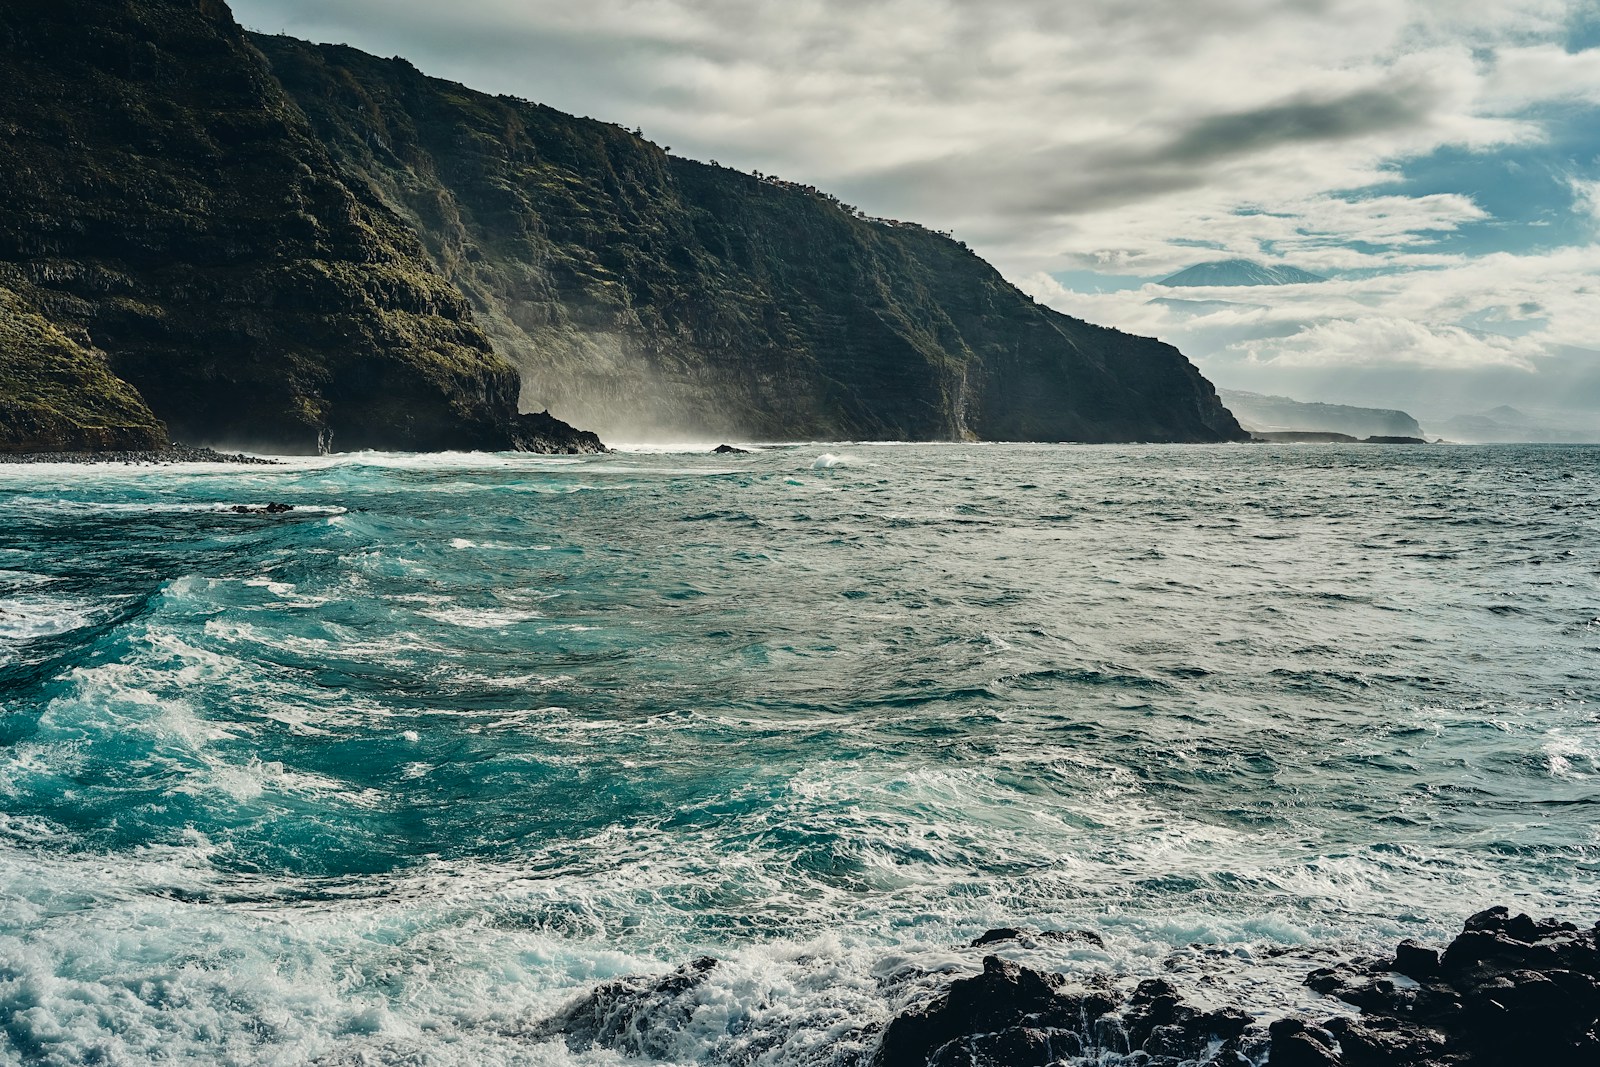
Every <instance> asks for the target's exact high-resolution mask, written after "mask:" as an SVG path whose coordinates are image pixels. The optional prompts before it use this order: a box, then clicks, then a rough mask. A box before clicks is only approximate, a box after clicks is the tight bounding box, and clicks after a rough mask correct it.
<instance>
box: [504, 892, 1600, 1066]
mask: <svg viewBox="0 0 1600 1067" xmlns="http://www.w3.org/2000/svg"><path fill="white" fill-rule="evenodd" d="M1596 935H1597V928H1596V927H1591V928H1587V929H1581V928H1579V927H1577V926H1575V925H1574V924H1572V923H1567V922H1558V921H1556V920H1553V919H1545V920H1535V919H1532V918H1530V917H1529V916H1527V915H1517V916H1512V915H1511V914H1510V913H1509V912H1508V911H1507V909H1505V908H1492V909H1490V910H1488V911H1485V912H1482V913H1480V914H1478V915H1474V916H1473V917H1472V918H1471V919H1469V920H1468V921H1467V923H1466V928H1465V929H1464V931H1463V932H1462V933H1461V934H1460V935H1459V936H1458V937H1456V938H1455V940H1454V941H1452V942H1451V943H1450V944H1449V945H1448V946H1447V947H1445V948H1444V950H1443V951H1442V952H1441V951H1439V950H1437V949H1433V948H1429V947H1425V946H1422V945H1418V944H1417V943H1415V942H1413V941H1404V942H1401V944H1400V945H1399V946H1398V948H1397V949H1396V951H1395V953H1394V954H1393V955H1392V956H1385V957H1381V958H1354V959H1349V960H1346V961H1343V962H1340V963H1338V964H1337V965H1336V966H1333V967H1324V968H1318V969H1316V970H1314V971H1312V972H1311V973H1310V974H1309V975H1308V976H1307V978H1306V985H1307V986H1309V987H1310V988H1311V989H1312V990H1314V991H1316V992H1318V993H1321V994H1323V995H1325V996H1327V997H1329V998H1330V1000H1329V1002H1328V1004H1329V1011H1328V1012H1327V1013H1325V1014H1322V1015H1313V1016H1310V1017H1288V1018H1278V1019H1269V1018H1260V1017H1257V1016H1255V1015H1252V1014H1251V1013H1249V1012H1247V1011H1245V1010H1242V1009H1241V1008H1238V1007H1227V1006H1224V1007H1217V1006H1215V1005H1211V1006H1207V1007H1201V1006H1197V1005H1195V1004H1191V1003H1188V1002H1186V1001H1185V999H1184V996H1183V995H1182V993H1181V992H1180V991H1179V990H1178V988H1176V986H1175V985H1174V984H1173V983H1172V982H1169V981H1168V980H1166V979H1162V978H1151V979H1146V980H1144V981H1141V982H1138V983H1137V984H1134V985H1133V988H1132V990H1131V992H1130V991H1129V990H1128V986H1129V985H1130V983H1129V982H1127V981H1119V980H1116V979H1115V978H1114V977H1113V976H1109V975H1102V976H1091V977H1089V978H1087V979H1086V978H1084V977H1083V976H1081V975H1080V976H1077V977H1073V978H1068V977H1067V976H1065V975H1061V974H1054V973H1049V972H1045V971H1039V970H1034V969H1031V968H1029V967H1025V966H1022V965H1019V964H1017V963H1015V962H1011V961H1008V960H1005V959H1002V958H1001V957H999V956H997V955H990V956H986V957H984V959H983V964H982V970H981V972H980V973H978V974H976V975H973V976H971V977H967V978H958V979H956V980H954V981H951V982H949V983H948V984H947V985H946V987H945V988H944V990H943V991H942V992H938V993H936V994H935V995H934V996H933V997H932V998H931V999H924V1000H923V1002H921V1003H918V1004H915V1005H913V1006H911V1007H908V1008H906V1009H905V1010H903V1011H901V1012H900V1013H899V1014H898V1015H896V1016H895V1017H894V1018H893V1019H892V1020H890V1022H889V1023H888V1024H887V1025H886V1026H884V1027H883V1028H882V1029H881V1031H880V1032H876V1033H871V1032H856V1033H852V1034H850V1035H849V1036H848V1047H849V1048H852V1049H853V1048H864V1049H866V1050H867V1051H866V1052H865V1053H864V1054H861V1055H854V1056H852V1054H850V1053H848V1052H846V1054H844V1055H841V1056H840V1057H836V1061H837V1062H859V1063H861V1065H862V1067H1035V1065H1037V1067H1048V1065H1055V1064H1087V1063H1094V1064H1106V1063H1122V1064H1130V1065H1131V1064H1138V1065H1140V1067H1191V1065H1205V1067H1251V1065H1262V1064H1265V1065H1267V1067H1510V1065H1514V1064H1530V1065H1531V1064H1538V1065H1540V1067H1580V1065H1582V1067H1592V1065H1593V1064H1595V1063H1600V1032H1597V1026H1600V946H1597V941H1596ZM1094 938H1095V935H1094V934H1092V933H1088V932H1084V931H1074V932H1071V933H1068V934H1030V933H1028V932H1026V931H1022V930H1016V929H1004V930H994V931H990V932H989V933H988V934H986V935H984V936H983V937H980V938H978V939H977V941H976V942H974V947H987V946H991V945H1000V944H1004V943H1006V942H1017V943H1019V944H1021V945H1023V946H1028V945H1032V946H1034V947H1037V946H1038V945H1039V944H1040V943H1042V942H1045V941H1050V940H1069V941H1070V940H1080V941H1082V940H1089V941H1090V943H1093V940H1092V939H1094ZM716 967H717V961H716V960H714V959H710V958H702V959H699V960H696V961H695V962H693V963H692V964H689V965H686V966H685V967H683V968H680V969H679V970H677V971H675V972H673V973H672V974H669V975H667V976H665V977H663V978H657V979H642V978H641V979H620V980H616V981H612V982H608V983H605V984H604V985H601V986H599V987H597V988H596V989H595V990H594V992H593V993H591V994H590V995H589V996H587V997H584V998H581V999H580V1000H579V1001H577V1002H576V1003H574V1004H573V1005H572V1006H570V1007H569V1008H568V1009H567V1010H566V1011H564V1012H563V1013H561V1014H560V1015H558V1016H556V1017H555V1018H553V1019H550V1020H548V1021H547V1022H546V1023H544V1024H542V1025H541V1026H540V1027H538V1028H536V1029H535V1031H534V1032H533V1033H534V1036H538V1037H549V1036H557V1035H559V1036H564V1037H565V1039H566V1041H567V1043H568V1044H569V1045H571V1046H572V1047H573V1048H574V1049H575V1050H584V1049H588V1048H593V1047H596V1046H601V1047H607V1048H612V1049H616V1050H618V1051H622V1052H626V1053H628V1054H630V1055H652V1054H654V1055H661V1054H665V1053H666V1052H667V1051H669V1050H670V1049H671V1048H672V1047H673V1041H674V1039H675V1037H676V1035H678V1034H680V1033H683V1032H684V1031H685V1030H686V1029H687V1028H689V1027H691V1026H693V1025H694V1016H695V1014H696V1012H698V1011H700V1010H701V1008H702V1007H703V1006H704V1004H703V1003H702V1001H701V999H700V998H699V997H698V995H697V990H698V989H699V988H700V987H701V986H702V985H703V984H704V983H705V982H706V981H707V978H708V977H709V976H710V975H711V974H712V972H713V971H714V969H715V968H716ZM1335 1002H1337V1003H1335ZM722 1007H723V1006H721V1005H720V1004H719V1003H715V1002H714V1003H713V1004H712V1007H711V1008H710V1009H709V1010H710V1011H711V1012H712V1013H713V1014H714V1013H716V1012H717V1011H720V1010H722ZM868 1029H869V1030H870V1028H868Z"/></svg>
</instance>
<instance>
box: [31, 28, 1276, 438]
mask: <svg viewBox="0 0 1600 1067" xmlns="http://www.w3.org/2000/svg"><path fill="white" fill-rule="evenodd" d="M0 80H3V84H5V85H6V86H7V92H6V93H4V94H0V173H3V174H5V175H6V177H7V182H8V188H7V193H6V196H5V197H4V198H3V199H0V289H3V293H0V299H3V300H4V301H5V308H6V314H7V316H8V318H9V319H10V320H11V321H9V322H8V323H7V325H6V327H5V329H4V332H3V333H0V346H3V349H4V350H3V351H0V418H3V419H4V420H5V429H4V431H3V432H0V448H9V449H26V448H49V449H57V448H62V447H69V446H71V445H72V444H73V443H74V442H78V443H80V444H82V446H83V447H118V448H139V447H148V446H149V442H151V441H154V440H157V439H162V438H164V437H165V436H166V433H167V432H168V431H169V430H170V433H171V434H172V435H173V436H177V437H180V438H183V439H185V440H187V441H190V442H193V443H214V444H219V445H233V446H237V447H255V448H259V449H263V450H274V451H291V452H309V451H315V450H320V449H327V448H330V447H331V448H336V449H354V448H407V449H443V448H510V447H532V448H540V449H554V450H563V451H564V450H587V449H592V448H598V447H599V442H598V440H597V439H596V438H595V437H594V436H593V435H592V434H580V433H578V432H577V431H574V430H572V429H571V428H570V427H569V426H566V425H564V424H563V423H562V422H560V421H559V420H558V419H555V418H550V417H548V416H546V417H536V416H529V415H518V414H517V411H518V410H519V409H520V410H521V411H533V410H538V409H541V408H548V409H549V410H550V411H551V412H552V413H554V415H556V416H559V417H561V418H564V419H567V420H569V421H572V422H575V423H578V424H580V425H585V426H589V427H594V428H598V429H602V430H604V431H605V432H606V433H608V434H610V435H616V436H619V437H623V438H634V439H638V438H651V437H671V436H677V437H687V436H695V435H706V436H716V437H722V438H744V439H785V438H788V439H793V438H834V439H837V438H890V439H964V438H987V439H1005V440H1079V441H1124V440H1151V441H1219V440H1242V439H1245V437H1246V435H1245V434H1244V432H1243V431H1242V430H1241V429H1240V428H1239V426H1238V425H1237V423H1236V422H1235V421H1234V420H1233V418H1232V416H1231V415H1230V414H1229V413H1228V412H1227V410H1226V409H1225V408H1223V407H1222V405H1221V403H1220V402H1219V401H1218V399H1217V397H1216V394H1215V392H1214V390H1213V389H1212V388H1211V386H1210V384H1209V383H1208V382H1206V381H1205V379H1204V378H1203V377H1201V376H1200V374H1199V373H1198V371H1196V370H1195V368H1194V367H1193V366H1192V365H1191V364H1190V363H1189V362H1188V360H1186V359H1185V358H1184V357H1183V356H1182V355H1181V354H1180V353H1179V352H1178V351H1177V350H1176V349H1173V348H1171V347H1170V346H1167V345H1164V344H1161V343H1159V342H1156V341H1151V340H1148V339H1144V338H1136V337H1132V336H1129V335H1126V334H1122V333H1119V332H1117V331H1115V330H1109V329H1104V328H1101V327H1096V326H1091V325H1089V324H1087V323H1083V322H1080V321H1078V320H1075V319H1071V318H1068V317H1066V316H1063V315H1060V314H1057V313H1056V312H1054V311H1051V310H1049V309H1047V308H1044V307H1041V306H1039V305H1037V304H1035V303H1034V302H1033V301H1032V300H1030V299H1029V298H1028V297H1026V296H1025V295H1023V294H1022V293H1020V292H1018V291H1017V290H1016V289H1015V288H1013V287H1012V286H1010V285H1009V284H1007V283H1006V282H1005V280H1004V279H1003V278H1001V277H1000V275H999V274H998V273H997V272H996V271H994V270H993V268H991V267H989V266H988V265H987V264H986V263H984V262H983V261H982V260H981V259H979V258H978V257H977V256H975V255H974V254H972V253H971V252H970V251H969V250H968V249H966V247H965V246H963V245H960V244H958V243H956V242H954V241H952V240H950V239H948V238H946V237H943V236H940V235H937V234H934V233H931V232H929V231H927V230H925V229H923V228H921V227H918V226H914V225H909V224H903V223H893V222H888V221H884V220H873V219H867V218H864V217H862V216H861V215H860V214H859V213H857V212H854V211H852V210H850V209H848V208H846V207H845V206H843V205H841V204H840V203H839V202H838V201H837V200H835V199H833V198H832V197H829V196H827V195H825V194H823V193H820V192H818V191H817V190H814V189H810V188H804V187H800V186H796V185H792V184H789V183H784V182H778V181H775V180H772V179H763V178H757V177H755V176H752V175H747V174H742V173H739V172H736V171H732V170H728V169H725V168H721V167H717V166H708V165H705V164H700V163H695V162H692V161H688V160H683V159H677V158H674V157H672V156H669V155H668V154H667V153H666V152H665V151H663V150H662V149H661V148H659V147H657V146H656V145H653V144H651V143H649V142H647V141H645V140H643V139H642V138H640V137H638V136H635V135H632V134H629V133H628V132H626V131H625V130H623V129H621V128H620V127H617V126H614V125H610V124H607V123H601V122H595V121H591V120H586V119H578V118H573V117H571V116H568V115H564V114H561V113H560V112H556V111H554V110H552V109H549V108H545V107H540V106H538V105H535V104H530V103H527V102H525V101H519V100H514V99H509V98H501V97H490V96H485V95H483V94H481V93H476V92H473V91H471V90H469V89H466V88H463V87H461V86H459V85H454V84H451V83H448V82H443V81H438V80H435V79H431V78H427V77H425V76H423V75H422V74H420V73H419V72H417V71H416V70H415V68H413V67H411V66H410V65H409V64H407V63H405V62H404V61H402V60H380V59H376V58H374V57H372V56H368V55H365V54H363V53H360V52H357V51H355V50H353V49H349V48H343V47H333V46H315V45H310V44H306V43H304V42H300V41H294V40H291V39H287V38H278V37H261V36H253V35H247V34H246V33H245V32H244V31H243V30H241V29H240V28H239V27H238V25H237V24H236V23H235V22H234V20H233V17H232V15H231V13H230V12H229V11H228V9H227V7H226V6H225V5H224V4H223V3H221V2H220V0H144V2H134V0H50V2H46V0H13V2H11V3H9V4H6V5H5V6H3V7H0ZM13 308H14V309H15V310H14V311H13V310H12V309H13Z"/></svg>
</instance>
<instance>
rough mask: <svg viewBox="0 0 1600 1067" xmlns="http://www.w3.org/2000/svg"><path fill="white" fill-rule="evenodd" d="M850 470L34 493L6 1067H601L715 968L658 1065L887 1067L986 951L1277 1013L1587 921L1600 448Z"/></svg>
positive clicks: (16, 551)
mask: <svg viewBox="0 0 1600 1067" xmlns="http://www.w3.org/2000/svg"><path fill="white" fill-rule="evenodd" d="M830 447H831V450H832V452H831V456H830V457H824V455H823V454H824V452H825V451H827V450H825V449H823V448H820V447H806V448H795V449H783V450H772V451H766V452H762V453H760V454H757V455H751V456H731V457H721V456H708V455H638V454H634V455H627V454H624V455H612V456H604V457H591V458H584V459H556V458H542V457H490V456H446V457H431V458H412V457H395V456H366V457H349V458H341V459H338V460H326V461H301V462H297V463H294V464H292V465H288V466H284V467H279V468H245V467H215V468H200V467H172V468H159V469H158V468H125V467H97V468H86V467H10V468H7V467H0V697H3V702H0V809H3V811H4V814H3V815H0V1056H3V1057H4V1058H5V1059H6V1060H7V1061H9V1062H48V1063H77V1062H103V1063H139V1062H148V1061H150V1060H153V1059H157V1058H161V1057H169V1058H175V1059H185V1058H187V1059H190V1060H193V1061H195V1062H234V1063H283V1064H290V1063H304V1062H308V1061H320V1062H325V1063H345V1062H349V1063H456V1062H459V1063H544V1062H552V1063H560V1062H570V1061H574V1060H577V1061H581V1062H585V1063H610V1062H617V1061H619V1059H620V1057H619V1056H618V1055H617V1054H616V1053H614V1052H611V1051H605V1050H599V1051H586V1052H578V1053H573V1052H571V1051H569V1050H568V1049H567V1047H566V1046H565V1044H563V1043H561V1042H559V1041H549V1040H545V1039H540V1038H537V1037H534V1036H531V1034H532V1031H533V1030H534V1028H535V1025H536V1024H537V1022H538V1021H539V1020H541V1019H543V1018H545V1017H546V1016H548V1015H549V1014H550V1013H551V1012H553V1011H555V1010H556V1009H558V1008H559V1007H561V1006H562V1005H563V1004H564V1003H566V1002H567V1001H569V1000H570V999H571V998H572V997H574V996H575V995H577V994H578V993H580V992H581V991H583V990H586V989H587V988H589V987H590V986H591V985H593V984H594V983H595V982H596V981H599V980H601V979H604V978H606V977H610V976H614V975H619V974H633V973H651V972H661V971H666V970H669V969H671V968H672V967H674V966H676V965H678V964H679V963H681V962H683V961H684V960H686V959H688V958H690V957H691V956H693V955H696V954H699V953H709V954H712V955H716V956H719V957H721V958H722V959H724V960H726V961H728V962H727V964H726V965H725V966H723V967H721V968H718V969H717V971H715V972H714V973H713V977H712V980H711V981H710V982H708V984H707V986H706V987H705V989H704V991H703V1000H704V1007H703V1008H702V1009H701V1010H700V1011H699V1012H697V1013H696V1014H695V1016H694V1017H693V1019H691V1020H690V1022H689V1024H688V1025H687V1026H686V1027H685V1028H684V1029H683V1031H682V1032H681V1033H680V1034H678V1035H677V1037H676V1038H675V1039H674V1040H673V1044H672V1045H671V1047H670V1048H669V1049H668V1050H666V1055H667V1058H669V1059H674V1060H678V1061H696V1060H698V1061H703V1062H732V1063H801V1062H825V1063H833V1062H848V1059H849V1056H850V1055H851V1054H852V1050H856V1049H862V1048H868V1047H870V1042H871V1036H870V1033H865V1032H862V1031H861V1030H860V1029H859V1028H861V1027H863V1026H865V1027H870V1026H871V1025H872V1024H874V1023H876V1022H881V1021H882V1020H883V1019H886V1018H887V1017H889V1016H890V1015H891V1014H893V1012H895V1011H896V1010H898V1009H899V1008H901V1007H903V1006H904V1004H905V1003H906V1002H907V1001H908V1000H914V999H915V998H916V997H917V996H918V995H925V992H923V993H919V990H920V989H922V988H923V987H921V986H919V985H918V984H917V982H915V981H912V982H909V983H907V982H898V983H897V982H896V980H895V978H896V976H897V975H899V976H903V975H907V974H913V973H915V972H914V971H913V968H924V969H927V970H935V971H936V970H939V969H941V968H944V969H951V970H953V971H956V972H960V971H962V970H970V969H973V968H975V967H976V965H977V961H978V956H979V955H981V953H979V952H975V951H969V950H965V949H962V948H959V947H958V946H960V945H961V944H962V943H964V942H965V941H967V940H970V939H971V938H972V936H973V935H974V934H976V933H978V932H980V931H982V930H983V929H985V928H986V927H989V926H994V925H1002V924H1005V925H1019V924H1020V925H1031V926H1035V927H1046V928H1076V927H1087V928H1090V929H1094V930H1098V931H1100V932H1102V933H1103V934H1105V935H1106V938H1107V944H1106V946H1105V947H1104V948H1103V949H1101V948H1096V947H1094V946H1092V945H1089V944H1085V943H1068V944H1057V945H1053V946H1047V947H1046V948H1044V949H1040V950H1038V951H1035V952H1023V951H1022V950H1020V949H1018V950H1015V951H1013V953H1012V954H1013V955H1014V956H1016V957H1017V958H1024V959H1027V960H1028V961H1029V962H1032V963H1035V964H1039V965H1046V966H1050V967H1052V968H1057V969H1062V968H1065V969H1076V970H1105V971H1109V972H1112V973H1117V974H1128V975H1138V974H1144V975H1150V974H1157V973H1166V974H1169V975H1171V976H1174V979H1175V980H1176V981H1178V982H1179V984H1180V985H1183V986H1184V987H1185V988H1186V989H1189V990H1191V991H1199V992H1202V993H1203V992H1204V991H1205V990H1207V989H1210V990H1213V991H1217V990H1222V991H1225V993H1226V995H1227V996H1232V997H1243V998H1245V999H1246V1000H1251V999H1252V998H1253V1000H1254V1001H1256V1002H1261V1003H1271V1004H1276V1005H1285V1004H1292V1003H1294V1002H1296V1001H1297V998H1298V999H1299V1000H1301V1001H1303V1000H1304V998H1305V997H1307V996H1309V995H1310V994H1307V993H1305V992H1304V991H1303V990H1300V989H1299V987H1298V982H1299V979H1300V978H1301V977H1302V976H1303V975H1304V973H1305V971H1306V970H1307V969H1308V966H1309V965H1308V964H1307V960H1306V957H1305V956H1304V955H1303V954H1290V955H1288V956H1274V955H1269V952H1270V951H1271V950H1273V949H1275V948H1282V947H1286V946H1288V947H1305V946H1313V947H1315V946H1339V947H1342V948H1350V947H1376V946H1379V945H1381V944H1384V943H1392V942H1393V941H1394V940H1396V939H1397V938H1398V937H1401V936H1417V937H1421V938H1424V939H1426V938H1430V937H1440V936H1443V935H1445V934H1447V933H1449V932H1451V931H1452V929H1453V928H1455V927H1456V925H1457V924H1458V923H1459V921H1460V919H1461V918H1462V917H1463V916H1464V915H1466V914H1467V913H1469V912H1471V911H1474V910H1477V909H1478V908H1479V907H1482V906H1487V905H1488V904H1491V903H1502V902H1503V903H1508V904H1512V905H1514V906H1517V907H1521V908H1524V909H1527V910H1533V911H1543V912H1558V913H1561V914H1563V915H1567V916H1570V917H1574V918H1587V919H1589V920H1590V921H1592V920H1593V919H1594V918H1595V917H1597V916H1600V853H1597V830H1600V806H1597V804H1600V730H1597V724H1596V704H1595V699H1594V698H1595V696H1596V692H1597V687H1596V683H1597V674H1600V656H1597V653H1600V618H1597V617H1600V590H1597V584H1600V518H1597V514H1600V513H1597V507H1596V506H1597V504H1600V489H1597V485H1596V480H1595V479H1596V469H1597V468H1596V460H1597V459H1600V450H1594V449H1587V448H1550V447H1528V448H1515V447H1493V448H1444V447H1440V448H1384V447H1374V446H1368V447H1338V446H1311V447H1273V446H1257V447H1239V446H1234V447H1136V448H1090V447H1021V446H998V445H995V446H962V445H918V446H912V445H862V446H830ZM269 500H275V501H284V502H287V503H291V504H294V505H295V506H296V510H295V511H294V512H292V513H289V514H286V515H281V516H266V515H238V514H233V513H231V512H229V511H227V510H226V508H227V506H229V505H232V504H236V503H264V502H266V501H269ZM1193 945H1198V946H1199V947H1191V946H1193ZM1218 995H1222V994H1221V993H1219V994H1218Z"/></svg>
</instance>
